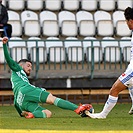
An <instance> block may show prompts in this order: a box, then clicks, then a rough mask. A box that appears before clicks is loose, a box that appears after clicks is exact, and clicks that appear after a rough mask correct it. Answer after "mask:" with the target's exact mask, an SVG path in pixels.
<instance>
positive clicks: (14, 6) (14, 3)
mask: <svg viewBox="0 0 133 133" xmlns="http://www.w3.org/2000/svg"><path fill="white" fill-rule="evenodd" d="M8 9H9V10H21V11H22V10H24V9H25V1H24V0H8Z"/></svg>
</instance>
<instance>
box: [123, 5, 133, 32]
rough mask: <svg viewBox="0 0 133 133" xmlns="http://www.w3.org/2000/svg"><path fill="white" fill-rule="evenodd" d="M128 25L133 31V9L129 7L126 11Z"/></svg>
mask: <svg viewBox="0 0 133 133" xmlns="http://www.w3.org/2000/svg"><path fill="white" fill-rule="evenodd" d="M124 15H125V18H126V22H127V25H128V27H129V29H130V30H133V8H131V7H127V8H126V9H125V11H124Z"/></svg>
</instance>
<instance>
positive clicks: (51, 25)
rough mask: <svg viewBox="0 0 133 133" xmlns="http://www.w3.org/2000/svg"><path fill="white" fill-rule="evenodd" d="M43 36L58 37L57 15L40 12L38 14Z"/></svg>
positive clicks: (49, 12)
mask: <svg viewBox="0 0 133 133" xmlns="http://www.w3.org/2000/svg"><path fill="white" fill-rule="evenodd" d="M39 18H40V24H41V28H42V34H43V36H58V35H59V25H58V20H57V15H56V14H55V13H54V12H51V11H42V12H40V14H39Z"/></svg>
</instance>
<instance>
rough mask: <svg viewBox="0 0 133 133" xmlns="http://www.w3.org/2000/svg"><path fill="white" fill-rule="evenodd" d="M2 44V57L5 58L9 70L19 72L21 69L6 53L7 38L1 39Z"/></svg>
mask: <svg viewBox="0 0 133 133" xmlns="http://www.w3.org/2000/svg"><path fill="white" fill-rule="evenodd" d="M2 42H3V51H4V56H5V59H6V62H7V64H8V65H9V67H10V69H11V70H13V71H19V70H21V67H20V66H19V65H18V63H17V62H15V61H14V60H13V59H12V58H11V57H10V55H9V53H8V48H7V45H6V44H7V42H8V38H7V37H4V38H3V39H2Z"/></svg>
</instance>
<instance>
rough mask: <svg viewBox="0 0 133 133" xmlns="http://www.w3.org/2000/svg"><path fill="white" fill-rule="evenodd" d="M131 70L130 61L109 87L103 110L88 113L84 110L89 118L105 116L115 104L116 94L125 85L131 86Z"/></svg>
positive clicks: (123, 88)
mask: <svg viewBox="0 0 133 133" xmlns="http://www.w3.org/2000/svg"><path fill="white" fill-rule="evenodd" d="M132 81H133V71H132V64H131V63H130V64H129V65H128V67H127V69H126V71H125V72H124V73H123V74H122V75H121V76H120V77H119V78H118V79H117V81H116V82H115V83H114V84H113V86H112V88H111V89H110V93H109V97H108V99H107V101H106V103H105V105H104V108H103V111H102V112H100V113H95V114H90V113H89V112H87V111H86V113H87V115H88V116H90V117H91V118H99V119H102V118H103V119H104V118H106V117H107V115H108V114H109V112H110V111H111V110H112V109H113V107H114V106H115V105H116V103H117V100H118V95H119V93H120V92H121V91H123V90H125V89H126V88H127V87H131V86H133V82H132Z"/></svg>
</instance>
